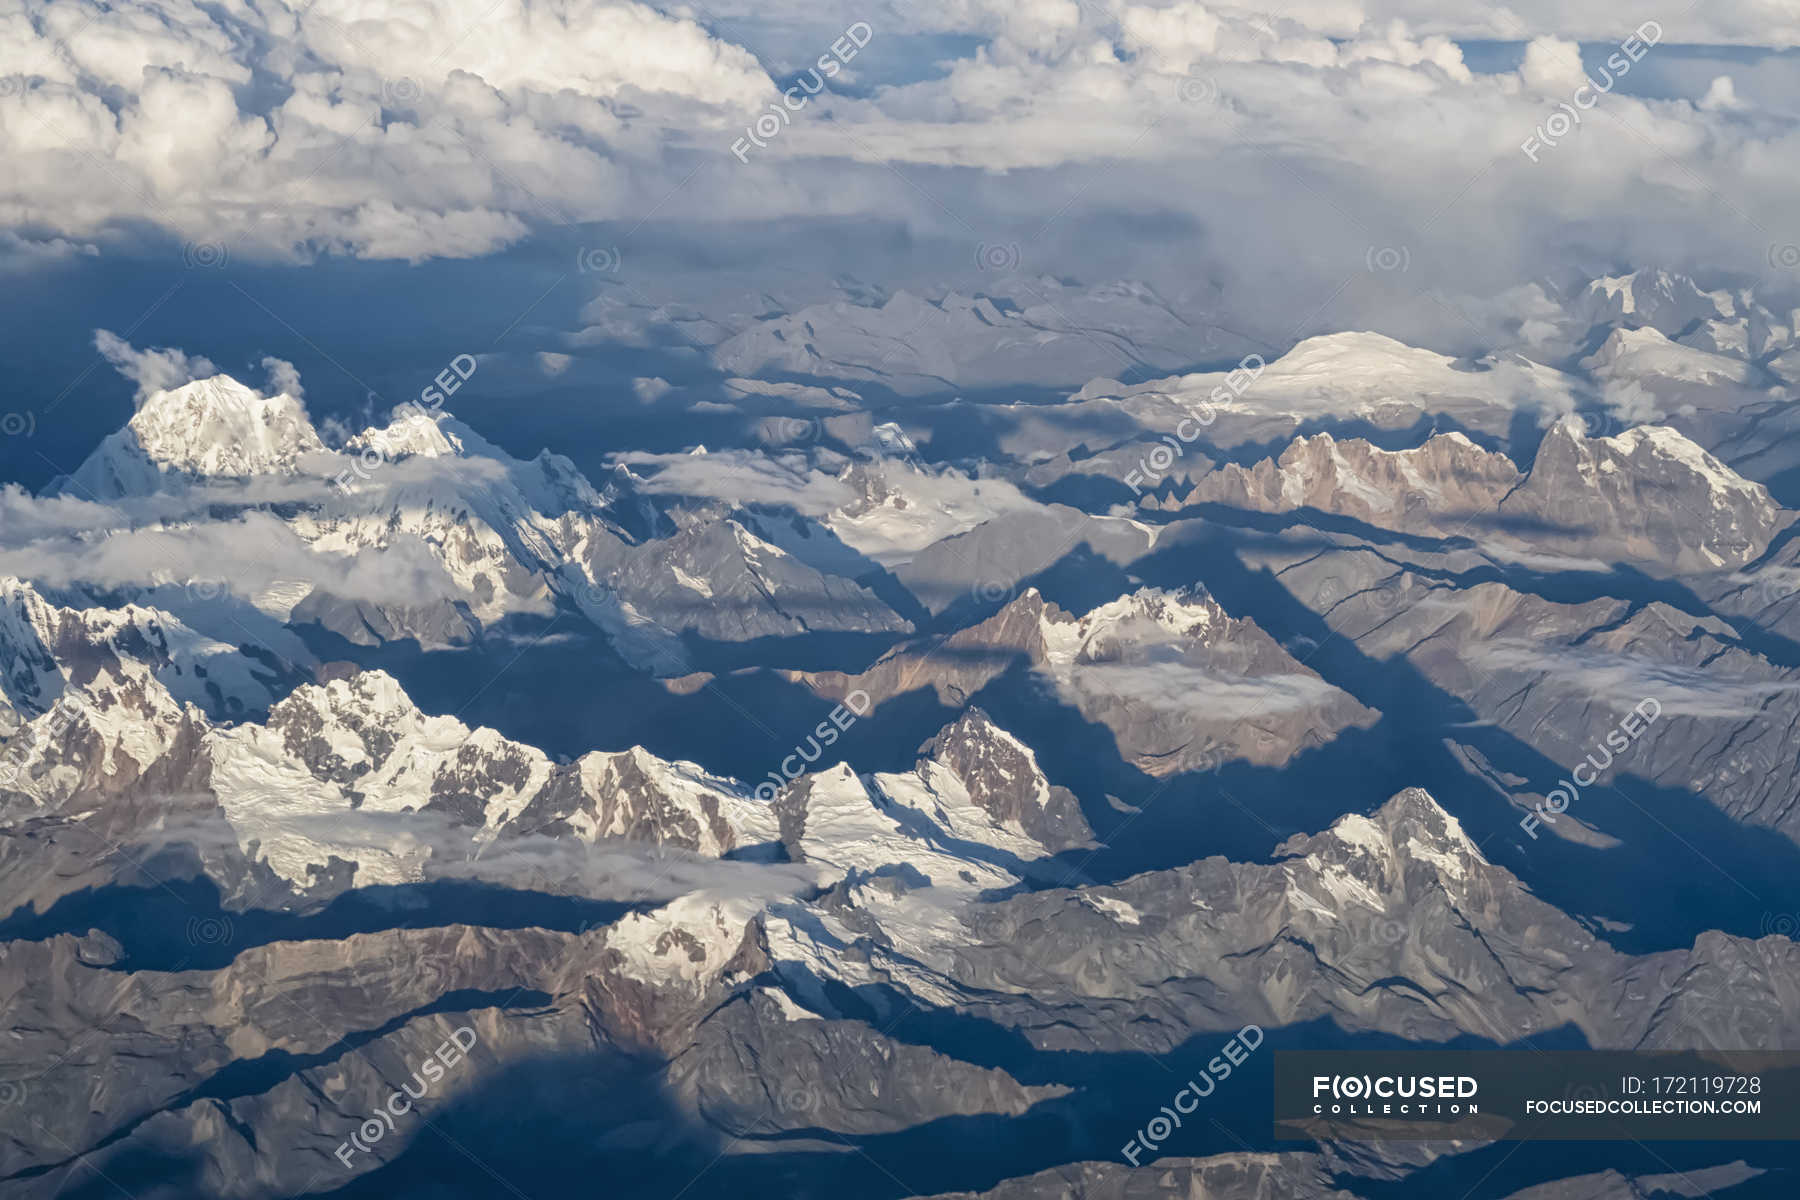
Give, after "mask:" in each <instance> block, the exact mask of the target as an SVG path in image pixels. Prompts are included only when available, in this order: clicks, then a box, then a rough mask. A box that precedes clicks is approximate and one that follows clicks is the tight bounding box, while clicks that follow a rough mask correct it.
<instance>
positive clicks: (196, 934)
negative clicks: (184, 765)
mask: <svg viewBox="0 0 1800 1200" xmlns="http://www.w3.org/2000/svg"><path fill="white" fill-rule="evenodd" d="M636 907H641V906H638V905H633V904H627V903H623V902H620V901H610V900H587V899H583V898H580V897H574V896H552V895H548V894H546V893H543V892H529V891H518V890H515V889H511V888H504V887H498V886H496V885H493V884H487V883H476V882H467V881H461V880H437V881H431V882H425V883H410V884H401V885H393V886H388V885H382V886H377V887H367V888H357V889H355V890H353V891H349V892H345V893H343V894H342V895H339V896H337V897H336V898H335V899H333V900H331V901H330V902H329V903H327V904H325V905H324V906H323V907H322V908H318V909H316V910H314V911H311V912H284V911H273V910H269V909H249V910H235V909H232V908H229V907H227V906H226V905H225V903H224V898H223V896H222V895H221V893H220V890H219V886H218V885H217V884H216V883H214V882H213V881H212V880H211V879H209V878H207V877H206V876H204V875H199V876H196V877H194V878H189V879H167V880H165V881H164V882H162V883H161V884H157V885H151V886H118V885H113V886H107V887H100V888H84V889H82V890H81V891H78V892H71V893H69V894H68V895H66V896H63V897H62V898H61V899H59V900H58V901H57V902H56V903H55V904H52V905H51V906H50V907H49V909H48V910H46V911H45V912H43V913H35V912H32V911H30V910H29V909H27V908H20V909H17V910H15V911H13V912H12V913H11V914H9V915H8V916H7V917H6V918H5V919H4V920H0V941H15V940H22V941H43V940H47V939H49V938H53V937H57V936H59V935H64V934H69V935H75V936H79V935H82V934H85V933H87V932H88V931H89V930H99V931H100V932H102V933H105V934H107V935H108V936H109V937H111V938H113V939H114V940H115V941H117V942H118V943H119V945H120V947H121V948H122V951H123V953H122V955H121V957H120V958H119V960H118V961H116V962H114V963H111V964H109V965H110V966H111V967H112V968H113V969H116V970H120V971H179V970H216V969H218V968H221V967H225V966H228V965H229V964H230V963H231V962H232V961H233V960H234V959H236V958H237V956H238V955H239V954H242V953H243V952H244V951H246V950H249V949H252V948H254V947H257V946H266V945H268V944H270V943H272V942H298V941H314V940H336V939H341V938H346V937H351V936H353V935H355V934H359V933H375V932H379V931H381V930H384V929H436V928H442V927H444V926H447V925H476V926H487V927H489V928H494V929H529V928H539V929H554V930H561V931H564V932H570V933H574V932H579V931H580V930H583V929H588V928H591V927H593V926H595V925H603V924H610V923H612V922H614V921H616V920H618V919H619V918H620V917H621V916H623V915H624V914H625V913H627V912H630V911H632V910H633V909H634V908H636Z"/></svg>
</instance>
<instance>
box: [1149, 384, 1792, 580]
mask: <svg viewBox="0 0 1800 1200" xmlns="http://www.w3.org/2000/svg"><path fill="white" fill-rule="evenodd" d="M1202 503H1210V504H1220V505H1225V506H1227V507H1230V508H1236V509H1241V510H1244V511H1248V512H1263V513H1291V512H1296V511H1298V510H1301V509H1312V510H1316V511H1318V512H1320V513H1324V514H1327V515H1330V516H1337V517H1347V518H1350V519H1351V520H1355V521H1361V522H1364V523H1365V524H1368V525H1370V526H1373V527H1375V528H1377V529H1389V530H1396V531H1399V532H1404V533H1412V534H1420V535H1425V536H1430V537H1439V538H1453V537H1466V538H1470V539H1473V540H1478V541H1482V542H1484V543H1488V544H1491V545H1494V546H1497V547H1514V548H1516V549H1517V551H1519V552H1521V553H1532V552H1540V553H1541V552H1543V551H1550V552H1552V553H1559V554H1563V555H1566V556H1568V557H1572V558H1573V557H1584V558H1592V559H1599V560H1600V561H1602V562H1605V563H1634V564H1640V565H1641V566H1642V567H1643V568H1644V569H1646V570H1649V571H1653V572H1655V573H1657V574H1665V575H1666V574H1674V573H1701V572H1708V571H1716V570H1719V569H1721V568H1727V567H1738V566H1742V565H1744V564H1746V563H1748V562H1751V561H1752V560H1754V559H1756V558H1758V557H1760V556H1761V555H1762V553H1763V552H1764V551H1765V550H1767V549H1768V548H1769V546H1770V544H1771V542H1773V541H1774V539H1775V537H1776V535H1777V534H1778V533H1780V532H1781V531H1782V530H1783V529H1785V528H1786V527H1787V526H1788V525H1789V524H1790V523H1791V522H1792V520H1793V516H1792V514H1791V513H1788V512H1786V511H1784V510H1783V509H1782V508H1781V506H1780V505H1778V504H1776V503H1775V501H1774V499H1773V498H1772V497H1771V496H1770V495H1769V492H1768V489H1767V488H1765V487H1763V486H1762V485H1761V484H1758V483H1754V482H1752V481H1750V480H1747V479H1745V478H1743V477H1742V476H1740V475H1738V474H1737V472H1735V471H1733V470H1732V469H1731V468H1730V467H1727V466H1726V465H1725V464H1723V463H1721V462H1720V461H1719V460H1718V459H1716V458H1714V457H1713V456H1712V455H1710V454H1708V453H1707V452H1706V451H1705V450H1703V449H1701V448H1700V447H1699V446H1698V445H1696V444H1695V443H1694V442H1692V441H1690V440H1689V439H1688V438H1686V437H1684V436H1683V435H1682V434H1680V433H1679V432H1677V431H1676V430H1674V429H1670V428H1667V427H1665V426H1656V425H1642V426H1636V427H1634V428H1632V429H1628V430H1626V431H1625V432H1623V433H1620V434H1617V435H1615V436H1612V437H1589V436H1587V433H1586V431H1585V429H1584V427H1583V424H1582V422H1581V421H1580V419H1578V418H1575V417H1566V418H1563V419H1561V420H1559V421H1557V422H1556V423H1554V424H1553V425H1551V427H1550V428H1549V430H1548V431H1546V433H1545V435H1544V438H1543V440H1542V441H1541V442H1540V443H1539V445H1538V451H1537V456H1536V458H1535V459H1534V460H1533V461H1532V464H1531V469H1530V471H1529V472H1525V473H1521V472H1520V471H1519V469H1518V468H1517V467H1516V466H1515V465H1514V464H1513V462H1512V460H1511V459H1509V458H1508V457H1507V456H1506V455H1504V454H1500V453H1498V452H1495V451H1490V450H1484V449H1482V448H1481V447H1479V446H1477V445H1476V444H1474V443H1473V442H1471V441H1470V440H1469V439H1468V438H1466V437H1464V436H1463V435H1461V434H1454V433H1453V434H1439V435H1437V436H1435V437H1432V438H1429V439H1427V440H1426V441H1425V443H1424V444H1423V445H1420V446H1418V447H1416V448H1413V449H1410V450H1393V451H1390V450H1382V449H1380V448H1379V447H1376V446H1374V445H1372V444H1370V443H1369V442H1367V441H1364V440H1362V439H1352V440H1349V441H1342V442H1340V441H1337V440H1335V439H1333V438H1332V437H1331V435H1330V434H1318V435H1316V436H1314V437H1311V438H1299V439H1296V440H1295V441H1294V442H1293V443H1291V444H1290V445H1289V446H1288V448H1287V449H1286V450H1284V451H1282V453H1281V455H1280V456H1279V457H1278V458H1273V459H1264V460H1262V461H1261V462H1258V463H1256V464H1255V465H1254V466H1250V467H1243V466H1239V465H1237V464H1234V463H1227V464H1224V465H1221V466H1220V467H1218V469H1216V470H1214V471H1212V472H1211V473H1210V474H1207V475H1204V476H1202V477H1201V478H1200V479H1199V480H1198V481H1197V482H1196V483H1195V485H1194V487H1193V488H1192V489H1191V490H1190V491H1188V492H1187V493H1186V494H1185V495H1184V496H1177V495H1176V494H1174V493H1170V494H1168V495H1167V496H1164V497H1147V498H1146V501H1145V504H1144V506H1145V507H1146V508H1150V509H1163V510H1166V511H1172V512H1177V513H1179V512H1181V511H1182V510H1183V509H1184V508H1186V507H1188V506H1191V505H1195V504H1202Z"/></svg>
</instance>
